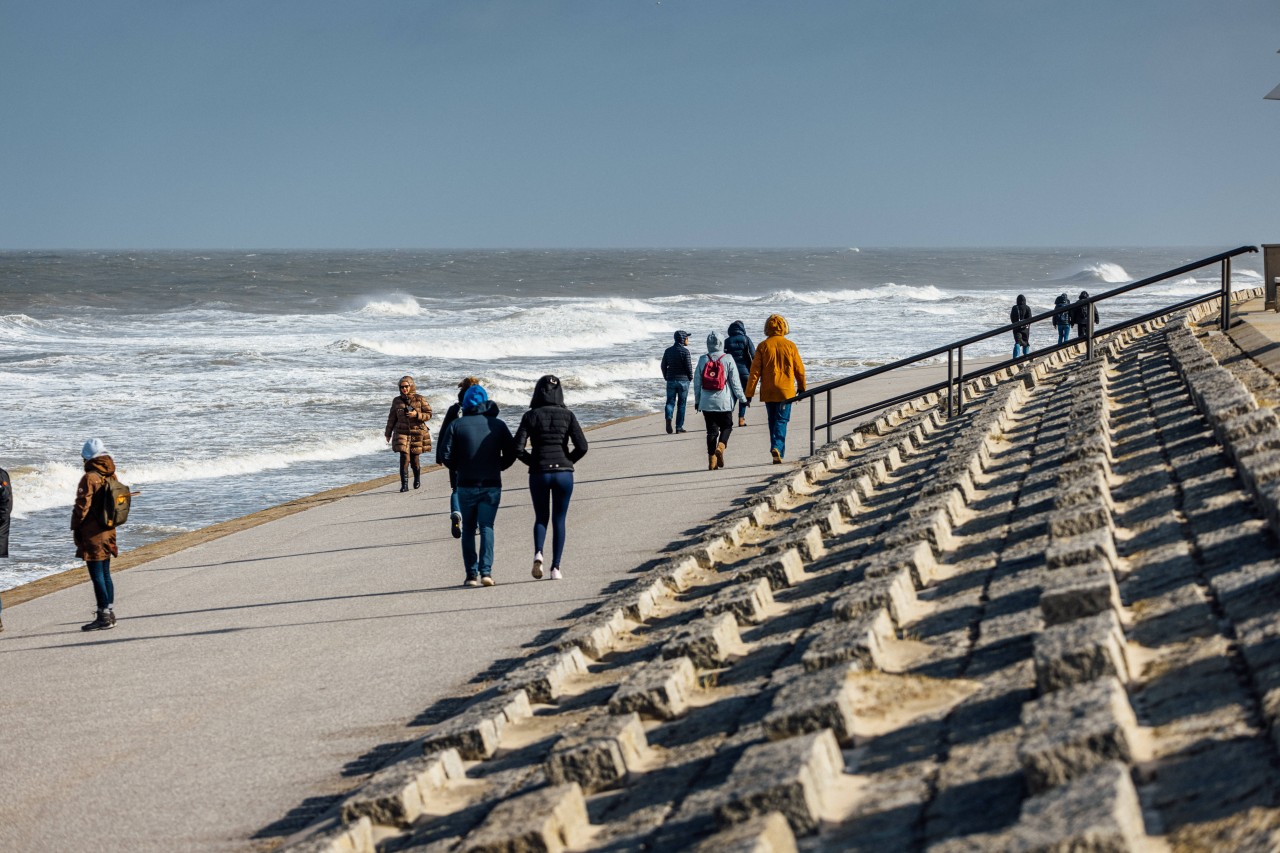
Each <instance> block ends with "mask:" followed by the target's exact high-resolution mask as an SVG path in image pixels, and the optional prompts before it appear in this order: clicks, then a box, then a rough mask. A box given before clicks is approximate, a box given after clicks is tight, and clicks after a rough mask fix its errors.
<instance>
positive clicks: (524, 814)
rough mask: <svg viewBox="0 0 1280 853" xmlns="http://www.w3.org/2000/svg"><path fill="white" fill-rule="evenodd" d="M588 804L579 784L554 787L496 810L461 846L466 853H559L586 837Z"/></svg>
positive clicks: (508, 801)
mask: <svg viewBox="0 0 1280 853" xmlns="http://www.w3.org/2000/svg"><path fill="white" fill-rule="evenodd" d="M589 825H590V822H589V820H588V818H587V801H586V800H585V799H584V798H583V796H582V789H581V788H579V787H578V786H577V785H576V784H572V783H570V784H568V785H551V786H548V787H546V788H538V789H537V790H535V791H532V792H531V793H528V794H523V795H521V796H518V797H514V798H512V799H510V800H505V801H503V802H501V803H499V804H498V805H497V806H495V807H494V809H493V811H491V812H489V816H488V817H487V818H485V820H484V823H482V824H480V826H479V827H477V828H476V829H475V831H473V832H472V833H471V834H470V835H468V836H467V837H466V840H465V841H464V842H463V844H462V848H461V849H462V850H463V851H465V852H466V853H560V851H563V850H565V849H567V848H569V847H572V846H573V845H574V844H575V842H576V841H577V840H578V839H579V838H581V837H583V836H584V834H585V831H586V830H587V829H588V827H589Z"/></svg>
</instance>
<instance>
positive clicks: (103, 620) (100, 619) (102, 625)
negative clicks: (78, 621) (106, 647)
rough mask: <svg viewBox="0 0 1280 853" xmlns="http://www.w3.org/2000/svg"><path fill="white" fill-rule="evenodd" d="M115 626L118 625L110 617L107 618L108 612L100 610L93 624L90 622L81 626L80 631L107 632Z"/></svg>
mask: <svg viewBox="0 0 1280 853" xmlns="http://www.w3.org/2000/svg"><path fill="white" fill-rule="evenodd" d="M114 624H116V623H115V622H114V621H113V620H112V619H111V618H110V617H109V616H107V611H105V610H99V611H98V612H97V615H96V616H95V617H94V620H93V621H92V622H89V623H88V624H85V625H81V626H80V630H81V631H105V630H107V629H108V628H110V627H111V626H112V625H114Z"/></svg>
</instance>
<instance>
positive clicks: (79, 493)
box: [71, 438, 120, 631]
mask: <svg viewBox="0 0 1280 853" xmlns="http://www.w3.org/2000/svg"><path fill="white" fill-rule="evenodd" d="M80 456H81V457H82V458H83V459H84V476H83V477H81V478H80V485H79V486H77V487H76V502H75V505H74V506H72V508H71V530H72V532H73V535H74V538H75V543H76V556H77V557H80V558H81V559H83V560H84V562H85V566H86V568H88V570H89V580H90V581H92V583H93V597H94V600H95V602H96V603H97V605H98V610H97V616H96V617H95V618H94V620H93V621H92V622H90V623H88V624H87V625H81V626H80V630H81V631H104V630H107V629H109V628H114V627H115V626H116V614H115V610H114V609H113V605H114V604H115V599H116V588H115V584H114V583H112V582H111V558H112V557H119V556H120V549H119V548H117V547H116V529H115V528H114V527H107V526H106V524H105V523H104V522H103V520H102V519H101V518H100V517H99V515H100V513H97V512H94V508H95V507H96V506H101V503H102V502H101V500H100V499H99V498H98V493H99V492H101V491H102V490H103V489H104V488H106V487H107V480H108V478H110V477H114V476H115V473H116V463H115V461H114V460H113V459H112V458H111V456H110V454H108V453H107V448H106V446H105V445H104V444H103V443H102V441H101V440H100V439H97V438H91V439H89V440H88V441H86V442H85V443H84V447H83V448H82V449H81V451H80Z"/></svg>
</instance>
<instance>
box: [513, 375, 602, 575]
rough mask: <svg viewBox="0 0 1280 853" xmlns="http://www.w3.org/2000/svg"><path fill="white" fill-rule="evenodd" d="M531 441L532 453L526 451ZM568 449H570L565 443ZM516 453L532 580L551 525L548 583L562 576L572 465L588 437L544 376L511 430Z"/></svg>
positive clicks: (554, 382)
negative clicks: (526, 503) (522, 475)
mask: <svg viewBox="0 0 1280 853" xmlns="http://www.w3.org/2000/svg"><path fill="white" fill-rule="evenodd" d="M526 442H532V444H533V448H532V450H525V449H524V446H525V443H526ZM570 444H572V445H573V449H572V450H571V449H570V448H569V445H570ZM516 454H517V455H518V457H519V459H520V460H521V461H522V462H524V463H525V464H526V465H528V466H529V496H530V497H531V498H532V499H533V576H534V578H537V579H541V578H542V564H543V563H544V562H545V561H544V560H543V557H542V549H543V546H545V545H546V542H547V523H548V522H550V523H551V579H552V580H553V581H558V580H560V578H561V577H562V575H561V568H562V566H561V562H560V561H561V558H562V557H563V556H564V543H565V521H566V519H567V518H568V515H569V499H570V498H572V497H573V465H574V463H575V462H577V461H578V460H579V459H581V458H582V457H584V456H586V455H587V437H586V435H584V434H583V432H582V427H581V426H579V425H578V418H577V416H575V415H574V414H573V412H572V411H571V410H570V409H569V407H568V406H566V405H565V404H564V387H563V386H562V385H561V384H560V379H559V378H558V377H556V376H551V375H547V376H544V377H542V378H541V379H539V380H538V384H537V385H535V386H533V399H531V400H530V401H529V411H527V412H525V413H524V417H522V418H521V419H520V427H519V428H518V429H517V430H516Z"/></svg>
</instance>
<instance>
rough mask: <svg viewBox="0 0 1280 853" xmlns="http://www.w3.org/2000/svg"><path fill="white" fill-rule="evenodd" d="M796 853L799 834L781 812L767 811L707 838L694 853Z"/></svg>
mask: <svg viewBox="0 0 1280 853" xmlns="http://www.w3.org/2000/svg"><path fill="white" fill-rule="evenodd" d="M729 851H732V853H796V836H795V834H794V833H793V832H792V831H791V825H790V824H788V823H787V819H786V818H785V817H783V816H782V813H781V812H767V813H765V814H762V815H759V816H757V817H753V818H751V819H750V820H746V821H744V822H742V823H739V824H735V825H733V826H730V827H729V828H727V829H723V830H721V831H720V832H717V833H716V834H715V835H713V836H711V837H710V838H707V839H704V840H703V841H702V842H701V843H699V844H698V846H697V847H694V848H693V853H729Z"/></svg>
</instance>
